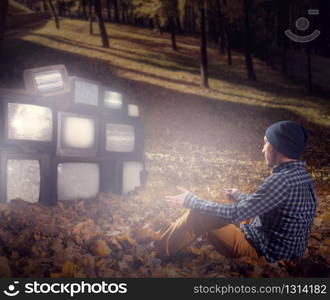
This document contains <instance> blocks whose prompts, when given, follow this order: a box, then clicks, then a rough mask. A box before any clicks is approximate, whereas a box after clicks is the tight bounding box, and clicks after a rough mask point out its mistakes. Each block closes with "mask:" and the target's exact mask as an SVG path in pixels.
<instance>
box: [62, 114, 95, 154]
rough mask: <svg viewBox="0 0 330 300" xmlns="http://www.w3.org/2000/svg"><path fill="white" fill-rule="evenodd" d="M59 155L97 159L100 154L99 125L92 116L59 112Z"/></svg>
mask: <svg viewBox="0 0 330 300" xmlns="http://www.w3.org/2000/svg"><path fill="white" fill-rule="evenodd" d="M57 122H58V126H57V155H58V156H59V157H65V156H70V157H71V156H73V157H95V156H97V154H98V148H99V147H98V144H99V134H98V133H99V123H98V118H97V116H95V115H91V114H80V113H72V112H58V115H57Z"/></svg>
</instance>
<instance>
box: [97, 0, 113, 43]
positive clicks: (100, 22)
mask: <svg viewBox="0 0 330 300" xmlns="http://www.w3.org/2000/svg"><path fill="white" fill-rule="evenodd" d="M94 7H95V14H96V18H97V23H98V25H99V29H100V33H101V39H102V46H103V48H109V47H110V45H109V39H108V34H107V31H106V29H105V26H104V21H103V17H102V8H101V1H100V0H94Z"/></svg>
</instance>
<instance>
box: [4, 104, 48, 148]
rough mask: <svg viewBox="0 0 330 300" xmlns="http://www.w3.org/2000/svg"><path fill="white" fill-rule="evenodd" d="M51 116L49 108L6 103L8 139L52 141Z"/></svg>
mask: <svg viewBox="0 0 330 300" xmlns="http://www.w3.org/2000/svg"><path fill="white" fill-rule="evenodd" d="M52 130H53V114H52V111H51V109H50V108H48V107H44V106H38V105H31V104H21V103H8V138H10V139H14V140H32V141H41V142H48V141H51V140H52Z"/></svg>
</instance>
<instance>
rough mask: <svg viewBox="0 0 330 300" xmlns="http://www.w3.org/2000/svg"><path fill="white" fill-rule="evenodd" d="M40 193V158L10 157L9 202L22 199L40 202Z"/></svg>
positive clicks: (8, 165)
mask: <svg viewBox="0 0 330 300" xmlns="http://www.w3.org/2000/svg"><path fill="white" fill-rule="evenodd" d="M39 195H40V165H39V161H38V160H20V159H8V161H7V202H9V201H11V200H13V199H17V198H19V199H22V200H25V201H28V202H31V203H34V202H38V201H39Z"/></svg>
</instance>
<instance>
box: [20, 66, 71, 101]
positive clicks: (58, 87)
mask: <svg viewBox="0 0 330 300" xmlns="http://www.w3.org/2000/svg"><path fill="white" fill-rule="evenodd" d="M23 77H24V82H25V87H26V89H27V90H28V91H29V92H32V93H34V94H36V95H41V96H52V95H58V94H63V93H67V92H68V91H69V90H70V82H69V76H68V73H67V70H66V67H65V66H64V65H54V66H48V67H41V68H33V69H27V70H25V71H24V72H23Z"/></svg>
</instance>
